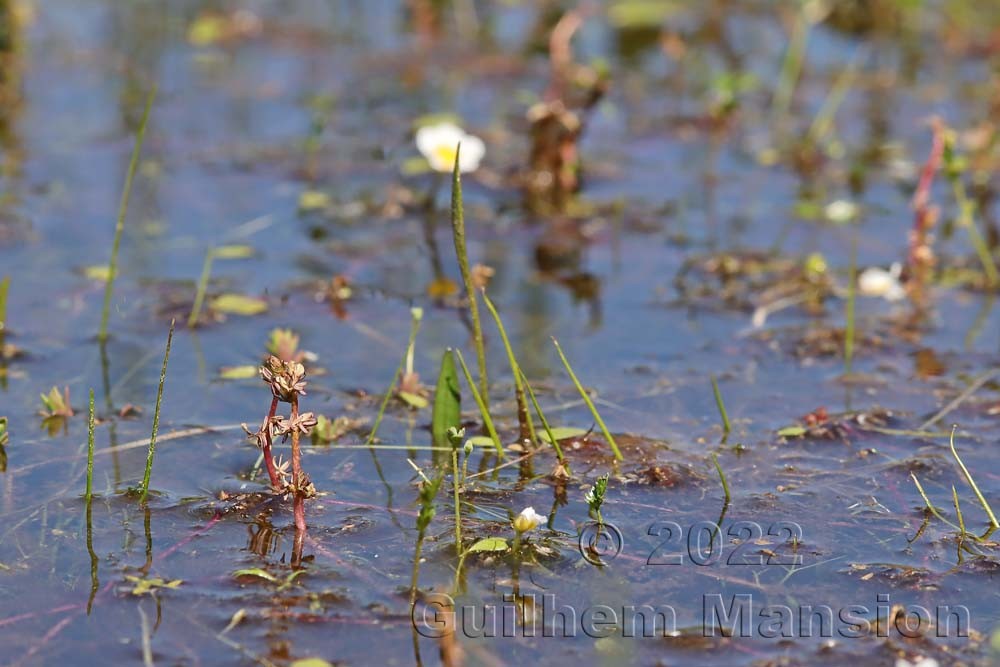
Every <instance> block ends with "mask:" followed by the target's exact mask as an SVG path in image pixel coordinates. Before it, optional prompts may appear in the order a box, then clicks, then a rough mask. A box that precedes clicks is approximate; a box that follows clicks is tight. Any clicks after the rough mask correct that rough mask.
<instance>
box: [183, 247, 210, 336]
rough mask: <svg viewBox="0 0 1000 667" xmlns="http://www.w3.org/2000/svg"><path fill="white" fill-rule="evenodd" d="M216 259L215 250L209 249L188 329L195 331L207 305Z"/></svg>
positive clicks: (189, 316) (202, 266) (202, 268)
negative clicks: (209, 283)
mask: <svg viewBox="0 0 1000 667" xmlns="http://www.w3.org/2000/svg"><path fill="white" fill-rule="evenodd" d="M214 259H215V249H214V248H209V249H208V252H206V253H205V263H204V264H202V265H201V277H200V278H198V291H197V292H195V295H194V304H193V305H192V306H191V314H190V315H188V321H187V326H188V329H194V328H195V326H196V325H197V324H198V317H199V316H200V315H201V306H202V304H203V303H205V293H206V292H207V291H208V281H209V279H210V278H211V277H212V261H213V260H214Z"/></svg>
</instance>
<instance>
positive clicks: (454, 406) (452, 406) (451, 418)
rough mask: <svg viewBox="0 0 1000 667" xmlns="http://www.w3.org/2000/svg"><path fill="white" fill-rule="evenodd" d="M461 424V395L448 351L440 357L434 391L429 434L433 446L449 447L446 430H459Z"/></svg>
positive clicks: (453, 364) (456, 374) (450, 353)
mask: <svg viewBox="0 0 1000 667" xmlns="http://www.w3.org/2000/svg"><path fill="white" fill-rule="evenodd" d="M461 423H462V393H461V390H460V389H459V388H458V373H457V372H456V371H455V356H454V355H453V354H452V351H451V350H450V349H448V350H445V351H444V354H443V355H442V356H441V372H440V373H438V381H437V388H436V389H435V391H434V416H433V417H432V419H431V432H432V433H433V434H434V445H435V446H437V447H451V442H450V441H449V440H448V429H449V428H451V427H453V426H454V427H455V428H459V427H460V426H461Z"/></svg>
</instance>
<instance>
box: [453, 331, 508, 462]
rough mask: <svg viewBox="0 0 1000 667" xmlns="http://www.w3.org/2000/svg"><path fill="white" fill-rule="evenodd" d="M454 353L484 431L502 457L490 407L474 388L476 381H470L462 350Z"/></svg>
mask: <svg viewBox="0 0 1000 667" xmlns="http://www.w3.org/2000/svg"><path fill="white" fill-rule="evenodd" d="M455 354H457V355H458V363H459V364H461V366H462V372H463V373H465V381H466V382H468V383H469V389H471V390H472V398H474V399H475V401H476V405H477V406H478V407H479V414H480V416H481V417H482V418H483V425H484V426H486V431H487V432H488V433H489V434H490V438H491V439H492V440H493V446H494V447H496V449H497V456H499V457H500V458H503V457H504V453H503V444H501V442H500V436H499V435H497V430H496V428H494V427H493V418H492V417H490V409H489V408H488V407H487V406H486V403H485V402H484V401H483V397H482V396H481V395H480V394H479V390H477V389H476V383H475V382H473V381H472V373H470V372H469V367H468V366H466V365H465V359H464V358H463V357H462V351H461V350H455Z"/></svg>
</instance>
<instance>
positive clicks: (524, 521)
mask: <svg viewBox="0 0 1000 667" xmlns="http://www.w3.org/2000/svg"><path fill="white" fill-rule="evenodd" d="M544 522H545V517H544V516H542V515H541V514H539V513H538V512H536V511H535V508H534V507H525V508H524V509H523V510H521V513H520V514H518V515H517V516H516V517H514V530H516V531H517V532H519V533H526V532H528V531H529V530H534V529H535V528H538V526H540V525H541V524H542V523H544Z"/></svg>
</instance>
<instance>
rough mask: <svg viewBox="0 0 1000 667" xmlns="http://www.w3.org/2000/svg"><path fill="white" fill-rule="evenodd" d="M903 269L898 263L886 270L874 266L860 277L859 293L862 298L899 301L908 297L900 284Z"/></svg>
mask: <svg viewBox="0 0 1000 667" xmlns="http://www.w3.org/2000/svg"><path fill="white" fill-rule="evenodd" d="M902 270H903V267H902V266H901V265H900V264H899V262H896V263H894V264H893V265H892V267H890V268H889V270H888V271H886V270H885V269H882V268H879V267H877V266H873V267H870V268H867V269H865V270H864V271H862V272H861V273H860V274H859V275H858V292H859V293H860V294H861V295H862V296H877V297H882V298H883V299H885V300H886V301H899V300H900V299H902V298H904V297H905V296H906V290H905V289H903V285H902V284H901V283H900V282H899V274H900V273H901V272H902Z"/></svg>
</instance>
